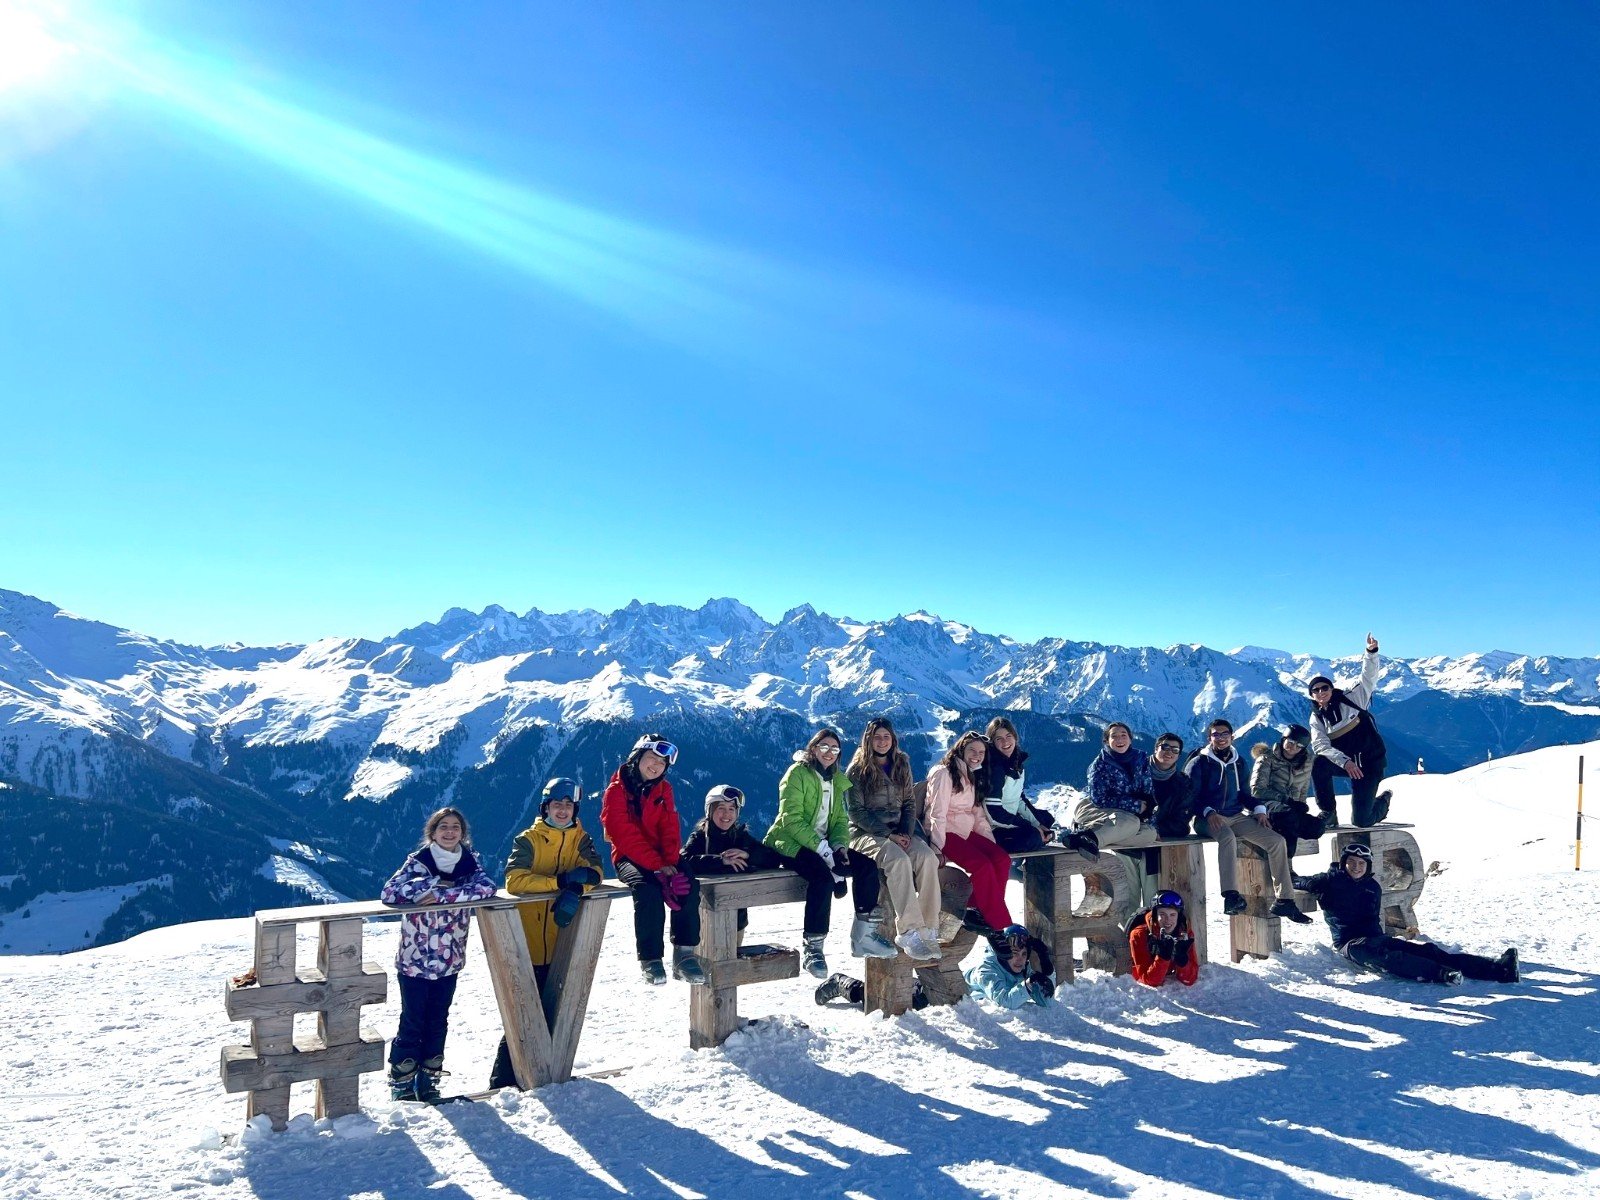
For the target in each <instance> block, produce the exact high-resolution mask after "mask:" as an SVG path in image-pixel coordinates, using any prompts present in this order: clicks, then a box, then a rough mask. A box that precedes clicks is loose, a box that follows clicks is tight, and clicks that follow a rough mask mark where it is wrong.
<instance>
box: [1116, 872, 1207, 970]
mask: <svg viewBox="0 0 1600 1200" xmlns="http://www.w3.org/2000/svg"><path fill="white" fill-rule="evenodd" d="M1128 953H1129V954H1130V955H1131V956H1132V958H1133V977H1134V978H1135V979H1137V980H1138V981H1139V982H1140V983H1145V984H1149V985H1150V986H1151V987H1160V986H1161V985H1162V984H1163V983H1165V982H1167V980H1169V979H1177V980H1179V981H1181V982H1182V983H1183V985H1184V986H1185V987H1187V986H1189V985H1190V984H1192V983H1194V981H1195V980H1196V979H1198V978H1200V955H1199V954H1198V953H1196V951H1195V948H1194V933H1193V931H1191V930H1190V928H1189V916H1188V914H1187V913H1185V912H1184V910H1183V897H1182V896H1180V895H1178V893H1177V892H1171V891H1167V892H1160V893H1158V894H1157V895H1156V902H1155V903H1154V904H1152V905H1151V906H1150V907H1149V908H1147V909H1145V910H1144V911H1143V912H1141V913H1139V914H1137V915H1136V916H1135V917H1134V918H1133V923H1132V925H1131V927H1130V928H1129V930H1128Z"/></svg>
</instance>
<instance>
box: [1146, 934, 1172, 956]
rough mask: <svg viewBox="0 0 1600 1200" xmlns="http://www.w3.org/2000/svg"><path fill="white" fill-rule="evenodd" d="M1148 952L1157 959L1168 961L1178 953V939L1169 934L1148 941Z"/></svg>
mask: <svg viewBox="0 0 1600 1200" xmlns="http://www.w3.org/2000/svg"><path fill="white" fill-rule="evenodd" d="M1150 952H1151V953H1152V954H1154V955H1155V956H1156V957H1157V958H1166V959H1170V958H1171V957H1172V956H1173V955H1174V954H1176V953H1177V952H1178V939H1177V938H1175V937H1173V936H1172V935H1171V934H1170V933H1166V934H1162V935H1161V936H1160V937H1156V938H1151V939H1150Z"/></svg>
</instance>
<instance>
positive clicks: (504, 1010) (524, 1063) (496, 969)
mask: <svg viewBox="0 0 1600 1200" xmlns="http://www.w3.org/2000/svg"><path fill="white" fill-rule="evenodd" d="M582 907H583V906H580V909H579V911H580V914H581V912H582ZM574 924H576V922H574ZM478 933H479V935H480V936H481V937H482V938H483V952H484V956H485V957H486V958H487V959H488V962H489V980H490V982H491V983H492V984H493V985H494V998H495V1003H496V1004H497V1005H498V1006H499V1008H500V1020H501V1023H502V1024H503V1025H504V1026H505V1034H506V1046H507V1048H508V1049H509V1050H510V1053H511V1068H512V1071H513V1072H514V1073H515V1075H516V1077H517V1086H518V1087H519V1088H521V1089H522V1090H523V1091H527V1090H528V1089H529V1088H536V1087H543V1086H544V1085H545V1084H547V1083H550V1082H552V1081H553V1074H552V1071H551V1068H550V1058H551V1045H550V1026H549V1024H548V1023H547V1022H546V1019H545V1013H544V1001H543V999H542V997H541V996H540V994H539V981H538V979H537V978H536V977H535V976H534V973H533V961H532V960H531V959H530V958H529V957H528V943H527V941H526V940H525V939H524V937H523V935H522V918H521V917H519V916H518V915H517V913H516V910H515V909H510V908H480V909H479V910H478ZM556 944H557V945H558V946H559V945H560V941H559V940H558V941H557V943H556Z"/></svg>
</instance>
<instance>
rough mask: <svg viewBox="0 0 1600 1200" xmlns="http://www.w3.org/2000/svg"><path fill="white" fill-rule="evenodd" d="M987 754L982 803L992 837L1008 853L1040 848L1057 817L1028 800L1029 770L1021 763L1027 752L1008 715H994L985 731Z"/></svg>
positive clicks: (1024, 759) (1048, 839) (1048, 837)
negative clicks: (985, 810) (986, 781)
mask: <svg viewBox="0 0 1600 1200" xmlns="http://www.w3.org/2000/svg"><path fill="white" fill-rule="evenodd" d="M984 736H985V737H987V738H988V739H989V754H988V757H986V758H985V759H984V760H983V768H984V771H985V772H986V773H987V775H988V785H987V786H986V787H985V788H984V789H983V806H984V807H985V808H986V809H988V810H989V824H990V826H991V827H992V828H993V829H994V840H995V841H996V842H997V843H999V845H1000V848H1001V849H1002V850H1004V851H1005V852H1006V853H1007V854H1024V853H1026V852H1027V851H1029V850H1039V849H1042V848H1043V847H1044V845H1045V843H1046V842H1048V841H1050V839H1051V838H1052V837H1053V836H1054V835H1055V831H1056V819H1055V818H1054V817H1053V816H1051V815H1050V814H1049V813H1048V812H1047V811H1045V810H1044V809H1042V808H1039V807H1038V806H1037V805H1035V804H1034V803H1033V801H1031V800H1029V799H1028V797H1027V795H1026V793H1025V792H1024V791H1023V788H1024V787H1025V786H1026V784H1027V778H1028V773H1027V769H1026V768H1025V767H1024V766H1023V764H1024V763H1026V762H1027V761H1028V752H1027V751H1026V750H1024V749H1023V748H1022V745H1021V743H1020V742H1018V741H1017V727H1016V726H1015V725H1013V724H1012V723H1011V721H1010V719H1009V718H1007V717H996V718H994V720H992V721H990V722H989V727H988V728H987V729H985V730H984Z"/></svg>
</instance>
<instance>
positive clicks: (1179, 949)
mask: <svg viewBox="0 0 1600 1200" xmlns="http://www.w3.org/2000/svg"><path fill="white" fill-rule="evenodd" d="M1193 945H1194V939H1193V938H1183V939H1181V940H1180V941H1179V942H1178V944H1177V945H1176V946H1175V947H1173V951H1172V965H1173V966H1175V967H1187V966H1188V965H1189V948H1190V947H1191V946H1193Z"/></svg>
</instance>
